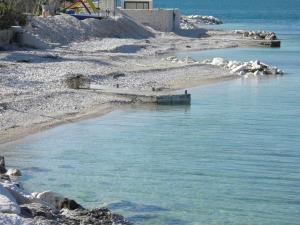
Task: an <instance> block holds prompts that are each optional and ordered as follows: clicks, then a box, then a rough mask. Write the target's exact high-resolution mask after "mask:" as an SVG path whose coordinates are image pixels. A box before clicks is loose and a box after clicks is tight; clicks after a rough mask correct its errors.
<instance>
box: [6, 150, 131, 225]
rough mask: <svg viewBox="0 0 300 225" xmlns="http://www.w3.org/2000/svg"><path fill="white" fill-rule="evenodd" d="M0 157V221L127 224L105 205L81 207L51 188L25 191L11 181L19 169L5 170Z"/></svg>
mask: <svg viewBox="0 0 300 225" xmlns="http://www.w3.org/2000/svg"><path fill="white" fill-rule="evenodd" d="M0 160H1V162H0V164H1V166H2V173H0V178H1V179H0V224H1V225H60V224H64V225H82V224H97V225H102V224H103V225H104V224H105V225H110V224H111V225H113V224H118V225H130V224H131V223H130V222H129V221H127V220H126V219H125V218H124V217H123V216H121V215H118V214H114V213H111V212H110V211H109V210H108V209H106V208H97V209H92V210H89V209H85V208H83V207H82V206H81V205H80V204H78V203H77V202H76V201H74V200H72V199H68V198H64V197H60V196H58V195H57V194H55V193H54V192H51V191H45V192H42V193H32V194H29V193H27V192H26V191H25V190H24V189H23V188H22V186H21V184H20V183H19V182H16V181H13V180H16V177H17V176H20V175H21V172H20V171H19V170H12V169H9V170H7V169H6V168H5V161H4V157H1V156H0ZM4 171H5V172H4ZM6 171H7V172H6ZM3 172H4V173H3ZM5 173H6V174H5Z"/></svg>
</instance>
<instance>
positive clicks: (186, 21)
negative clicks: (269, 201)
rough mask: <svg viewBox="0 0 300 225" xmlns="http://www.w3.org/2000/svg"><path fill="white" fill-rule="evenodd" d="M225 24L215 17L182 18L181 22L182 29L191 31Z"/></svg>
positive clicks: (192, 16)
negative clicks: (203, 26)
mask: <svg viewBox="0 0 300 225" xmlns="http://www.w3.org/2000/svg"><path fill="white" fill-rule="evenodd" d="M219 24H223V22H222V21H221V20H220V19H218V18H216V17H214V16H201V15H190V16H182V17H181V20H180V28H181V29H185V30H189V29H195V28H199V27H200V26H201V25H219Z"/></svg>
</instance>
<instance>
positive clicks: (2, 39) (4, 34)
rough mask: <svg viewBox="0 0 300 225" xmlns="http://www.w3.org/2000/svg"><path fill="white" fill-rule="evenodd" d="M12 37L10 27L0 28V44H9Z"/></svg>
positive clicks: (12, 33)
mask: <svg viewBox="0 0 300 225" xmlns="http://www.w3.org/2000/svg"><path fill="white" fill-rule="evenodd" d="M13 37H14V32H13V30H12V29H7V30H0V46H1V45H7V44H9V43H10V42H11V41H12V39H13Z"/></svg>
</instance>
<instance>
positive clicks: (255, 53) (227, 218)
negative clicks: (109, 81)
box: [0, 0, 300, 225]
mask: <svg viewBox="0 0 300 225" xmlns="http://www.w3.org/2000/svg"><path fill="white" fill-rule="evenodd" d="M154 2H155V5H156V6H157V7H178V8H180V9H181V10H182V13H183V14H185V15H188V14H202V15H214V16H216V17H219V18H220V19H221V20H223V21H224V25H221V26H217V28H220V27H221V28H224V29H253V30H257V29H259V30H269V31H275V32H276V33H277V34H278V37H279V38H280V39H281V40H282V47H281V48H280V49H267V48H266V49H262V48H247V49H226V50H213V51H201V52H189V53H178V55H179V56H182V57H184V56H186V55H189V56H192V57H194V58H196V59H204V58H212V57H225V58H227V59H236V60H245V61H246V60H256V59H258V60H261V61H263V62H266V63H268V64H270V65H273V66H277V67H279V68H280V69H283V70H284V71H285V72H286V74H285V75H284V76H278V77H259V78H257V79H238V80H233V81H227V82H222V83H218V84H214V85H209V86H205V87H200V88H194V89H191V90H190V91H191V93H192V105H191V107H168V106H164V107H163V106H161V107H158V106H157V107H151V108H150V107H129V108H124V109H123V110H118V111H114V112H112V113H110V114H107V115H105V116H103V117H100V118H95V119H90V120H87V121H81V122H78V123H74V124H67V125H62V126H59V127H57V128H54V129H51V130H49V131H45V132H42V133H39V134H36V135H33V136H31V137H28V138H25V139H23V140H20V141H18V142H14V143H10V144H7V145H4V146H0V152H1V154H4V155H5V156H6V157H7V164H8V166H12V167H18V168H20V169H21V170H22V171H23V174H24V176H23V178H22V179H23V182H24V185H25V187H26V188H27V189H29V190H31V191H42V190H48V189H51V190H54V191H57V192H59V193H62V194H64V195H66V196H68V197H70V198H74V199H77V200H79V201H80V203H82V204H83V205H84V206H87V207H96V206H99V202H101V203H103V204H105V205H107V206H108V207H109V208H111V209H112V210H114V211H115V212H119V213H122V214H123V215H125V216H127V217H128V218H129V219H130V220H131V221H132V222H135V223H136V224H141V225H299V224H300V1H298V0H281V1H279V0H259V1H258V0H252V1H245V0H244V1H243V0H197V1H196V0H160V1H159V0H154Z"/></svg>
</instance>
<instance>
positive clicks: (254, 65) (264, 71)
mask: <svg viewBox="0 0 300 225" xmlns="http://www.w3.org/2000/svg"><path fill="white" fill-rule="evenodd" d="M202 63H204V64H210V65H214V66H219V67H223V68H225V69H228V70H230V72H231V73H233V74H238V75H241V76H246V77H247V76H249V75H254V76H258V75H259V76H263V75H283V71H282V70H280V69H278V68H276V67H271V66H269V65H267V64H265V63H262V62H260V61H258V60H256V61H249V62H240V61H229V60H226V59H223V58H213V59H208V60H204V61H203V62H202Z"/></svg>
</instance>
